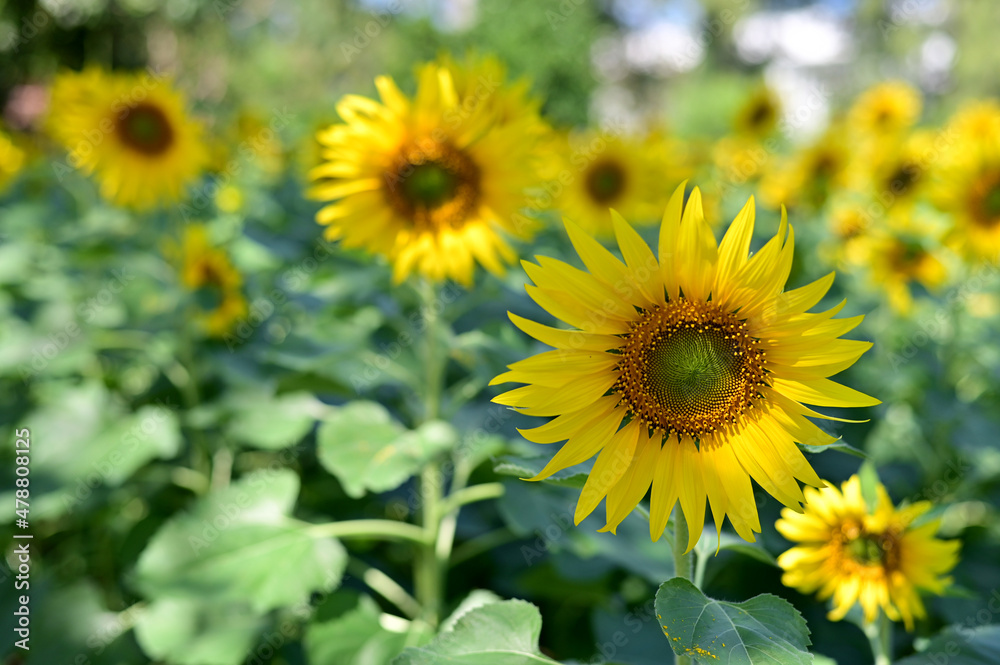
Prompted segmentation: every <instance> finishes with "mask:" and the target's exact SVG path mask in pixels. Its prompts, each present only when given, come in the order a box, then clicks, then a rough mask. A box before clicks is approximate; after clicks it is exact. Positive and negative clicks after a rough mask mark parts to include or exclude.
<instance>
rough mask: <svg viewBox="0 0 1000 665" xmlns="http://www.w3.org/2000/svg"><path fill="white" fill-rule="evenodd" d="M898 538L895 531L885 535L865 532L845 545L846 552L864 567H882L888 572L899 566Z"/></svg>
mask: <svg viewBox="0 0 1000 665" xmlns="http://www.w3.org/2000/svg"><path fill="white" fill-rule="evenodd" d="M897 545H898V537H897V534H896V532H894V531H893V530H891V529H890V530H887V531H884V532H883V533H866V532H863V533H861V534H859V535H857V536H856V537H854V538H851V539H849V540H848V541H847V543H846V544H845V545H844V552H845V553H846V554H847V556H848V557H849V558H850V559H852V560H853V561H854V562H855V563H858V564H861V565H862V566H880V567H882V568H884V569H886V570H887V571H892V570H895V569H896V568H897V567H898V565H899V550H898V547H897Z"/></svg>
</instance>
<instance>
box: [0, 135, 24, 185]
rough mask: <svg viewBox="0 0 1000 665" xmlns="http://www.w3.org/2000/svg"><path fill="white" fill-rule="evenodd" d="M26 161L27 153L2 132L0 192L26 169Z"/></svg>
mask: <svg viewBox="0 0 1000 665" xmlns="http://www.w3.org/2000/svg"><path fill="white" fill-rule="evenodd" d="M26 161H27V156H26V155H25V152H24V151H23V150H21V148H19V147H18V146H17V145H16V144H15V143H14V141H13V140H12V139H11V137H10V136H9V135H8V134H7V133H6V132H4V131H3V130H0V191H3V189H4V188H5V187H6V186H7V184H8V183H9V182H10V181H11V180H13V179H14V176H16V175H17V174H18V173H19V172H20V171H21V169H22V168H24V164H25V162H26Z"/></svg>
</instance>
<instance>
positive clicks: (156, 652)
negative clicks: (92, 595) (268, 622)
mask: <svg viewBox="0 0 1000 665" xmlns="http://www.w3.org/2000/svg"><path fill="white" fill-rule="evenodd" d="M262 625H263V621H262V619H261V618H260V617H259V616H258V615H256V614H255V613H254V612H252V611H250V609H249V608H247V607H246V606H234V605H229V604H219V603H212V602H211V601H208V600H206V599H203V598H198V599H196V598H164V599H161V600H156V601H153V602H152V603H149V604H148V605H147V606H146V608H145V609H144V610H143V611H142V614H141V615H140V616H139V619H138V621H137V622H136V624H135V637H136V640H138V642H139V646H141V647H142V650H143V651H145V652H146V655H148V656H150V657H152V658H155V659H156V660H163V661H167V662H170V663H173V664H174V665H238V663H241V662H243V661H244V660H246V659H247V653H248V652H249V651H250V650H251V649H252V648H253V644H254V636H255V635H256V634H257V633H258V631H259V630H260V628H261V626H262Z"/></svg>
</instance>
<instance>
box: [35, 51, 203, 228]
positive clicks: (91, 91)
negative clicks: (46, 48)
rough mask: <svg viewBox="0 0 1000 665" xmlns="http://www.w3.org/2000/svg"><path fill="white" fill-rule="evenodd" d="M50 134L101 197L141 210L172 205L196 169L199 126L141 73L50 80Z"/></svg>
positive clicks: (174, 95)
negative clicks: (91, 180) (89, 177)
mask: <svg viewBox="0 0 1000 665" xmlns="http://www.w3.org/2000/svg"><path fill="white" fill-rule="evenodd" d="M50 108H51V112H50V115H49V118H48V128H49V132H50V134H51V135H52V136H53V137H54V138H55V139H56V140H57V141H59V142H60V143H61V144H62V145H63V147H65V148H66V150H67V151H68V152H69V163H70V164H71V165H72V166H75V167H77V168H79V169H81V170H82V171H83V172H85V173H87V174H88V175H89V174H94V175H95V177H96V179H97V181H98V182H99V183H100V188H101V194H102V195H103V196H104V197H105V198H106V199H108V200H110V201H113V202H115V203H117V204H119V205H122V206H129V207H134V208H139V209H146V208H152V207H154V206H156V205H158V204H163V203H170V202H176V201H179V200H181V199H182V198H183V194H184V188H185V186H186V185H188V184H190V183H191V182H192V181H193V180H194V179H196V178H197V177H198V175H199V174H200V173H201V172H202V170H203V168H204V167H205V165H206V164H207V161H208V153H207V150H206V148H205V146H204V144H203V142H202V129H201V126H200V125H199V124H197V123H195V122H194V121H193V120H191V119H190V118H189V117H188V115H187V113H186V111H185V104H184V100H183V98H182V97H181V95H180V93H179V92H177V91H176V90H175V89H174V88H173V86H172V85H171V84H170V82H169V81H167V80H164V79H160V78H154V77H153V76H151V75H149V74H148V73H146V72H143V73H137V74H118V73H114V74H112V73H107V72H104V71H102V70H100V69H97V68H90V69H87V70H85V71H83V72H66V73H63V74H60V75H59V76H57V77H56V80H55V82H54V83H53V85H52V98H51V102H50Z"/></svg>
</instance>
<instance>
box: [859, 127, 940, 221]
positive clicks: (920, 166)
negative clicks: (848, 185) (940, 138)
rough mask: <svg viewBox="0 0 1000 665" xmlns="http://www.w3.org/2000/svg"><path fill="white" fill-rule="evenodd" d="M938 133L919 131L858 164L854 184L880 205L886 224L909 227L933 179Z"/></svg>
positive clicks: (888, 143) (885, 146)
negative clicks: (915, 205)
mask: <svg viewBox="0 0 1000 665" xmlns="http://www.w3.org/2000/svg"><path fill="white" fill-rule="evenodd" d="M934 141H935V134H934V133H933V132H930V131H916V132H913V133H912V134H909V135H908V136H905V137H901V138H900V139H899V140H898V141H886V142H885V143H883V147H882V149H881V151H880V153H879V154H878V155H876V156H873V157H872V158H871V159H863V160H857V161H856V162H855V167H854V174H853V182H854V186H855V187H856V188H857V189H858V191H861V192H867V193H869V194H870V195H871V196H872V197H874V198H875V199H876V200H877V201H878V204H879V209H880V210H881V211H882V212H883V214H884V216H885V217H886V221H888V222H890V223H892V224H894V225H896V226H899V227H901V228H909V227H910V226H911V224H910V220H911V218H912V213H913V206H914V204H916V202H917V201H918V200H919V199H920V198H921V196H922V195H923V194H924V193H925V192H926V191H927V184H928V183H929V182H930V180H931V178H932V177H933V173H931V171H932V169H933V168H934V158H935V157H936V151H935V150H934Z"/></svg>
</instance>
